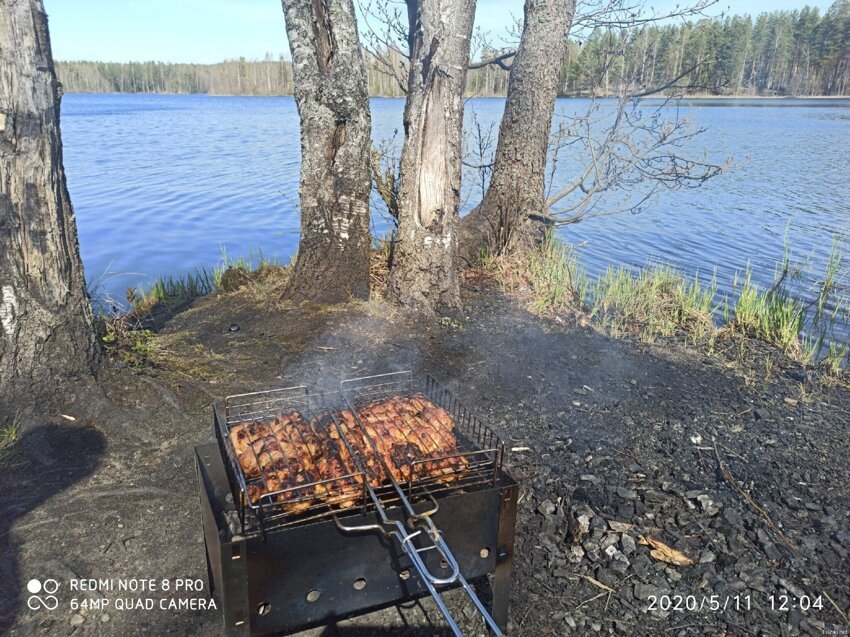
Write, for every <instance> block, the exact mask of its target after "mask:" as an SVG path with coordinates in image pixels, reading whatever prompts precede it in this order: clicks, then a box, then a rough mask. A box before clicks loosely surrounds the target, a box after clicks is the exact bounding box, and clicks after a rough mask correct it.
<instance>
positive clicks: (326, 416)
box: [214, 372, 504, 532]
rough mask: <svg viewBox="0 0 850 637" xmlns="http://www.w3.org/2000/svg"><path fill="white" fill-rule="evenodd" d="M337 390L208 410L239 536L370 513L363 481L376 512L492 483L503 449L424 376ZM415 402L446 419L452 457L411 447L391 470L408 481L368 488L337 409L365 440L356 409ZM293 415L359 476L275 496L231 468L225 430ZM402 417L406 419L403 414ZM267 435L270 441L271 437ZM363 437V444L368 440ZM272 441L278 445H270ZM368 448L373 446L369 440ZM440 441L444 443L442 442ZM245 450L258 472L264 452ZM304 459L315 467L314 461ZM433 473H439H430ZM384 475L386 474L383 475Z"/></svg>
mask: <svg viewBox="0 0 850 637" xmlns="http://www.w3.org/2000/svg"><path fill="white" fill-rule="evenodd" d="M341 387H342V391H341V392H328V393H321V394H320V393H311V392H310V391H309V389H308V388H307V387H306V386H303V385H301V386H296V387H288V388H285V389H273V390H268V391H259V392H251V393H246V394H237V395H233V396H228V397H227V398H225V401H224V405H223V407H221V406H216V407H215V408H214V416H215V423H216V437H217V438H218V441H219V445H220V446H221V448H222V450H223V455H224V457H225V467H226V470H227V473H228V478H229V479H230V483H231V486H232V487H233V493H234V500H235V502H236V510H237V513H238V515H239V521H240V524H241V526H242V530H243V532H250V530H251V529H252V528H254V527H255V526H256V527H258V528H259V530H260V531H262V532H266V531H267V530H268V529H269V528H274V527H277V526H287V525H292V524H298V523H303V522H308V521H311V520H317V519H321V518H324V517H331V516H345V515H347V514H351V513H356V512H363V511H371V510H374V508H375V502H373V500H372V499H371V498H370V497H368V496H369V493H368V491H367V489H366V483H367V482H369V481H371V482H372V487H373V491H374V494H375V495H376V496H377V498H378V500H379V501H380V503H381V504H382V505H383V506H397V505H399V504H400V498H399V490H401V491H403V492H404V494H405V495H406V496H407V497H408V498H431V497H434V496H437V495H439V494H442V493H445V492H448V491H455V490H457V491H460V490H470V489H474V488H476V487H482V486H493V485H495V484H496V481H497V479H498V475H499V471H500V469H501V466H502V458H503V455H504V444H503V443H502V442H501V440H499V438H498V436H496V434H495V433H494V432H493V431H492V430H491V429H490V428H489V427H487V426H486V425H484V424H483V423H482V422H481V421H480V420H479V419H478V418H476V417H475V416H473V415H472V414H471V413H470V412H469V410H467V409H466V408H465V407H464V406H463V405H462V404H461V403H460V402H459V401H458V400H457V399H456V398H455V397H454V396H453V395H452V394H451V392H449V391H448V390H446V389H445V388H443V387H442V386H440V384H439V383H437V381H435V380H434V379H433V378H432V377H431V376H426V377H425V379H424V380H422V381H418V382H417V381H415V380H414V378H413V375H412V374H411V372H398V373H392V374H381V375H377V376H366V377H362V378H356V379H350V380H346V381H343V382H342V383H341ZM415 396H423V397H424V398H426V399H428V400H429V401H430V402H432V403H433V404H434V405H436V406H438V407H441V408H442V409H444V410H446V412H448V414H449V416H450V417H451V418H452V422H453V424H454V427H453V429H452V434H453V435H454V438H455V440H456V443H457V444H456V448H457V452H456V453H451V454H447V455H427V454H423V453H422V452H421V450H420V449H419V448H418V447H417V446H416V445H415V444H411V445H409V447H408V449H410V450H412V451H413V452H414V453H415V454H416V457H415V459H413V460H412V461H411V462H410V463H409V465H408V466H405V467H398V466H397V467H396V468H397V469H404V470H405V473H407V474H409V479H408V480H406V481H404V482H401V483H399V484H397V485H396V484H395V483H393V482H389V483H385V484H382V485H376V484H375V480H374V476H373V475H371V474H370V473H369V471H368V470H367V469H364V468H365V467H366V466H367V463H366V460H365V458H364V457H363V456H362V454H361V452H360V451H359V450H358V448H357V446H356V445H353V444H352V443H351V441H350V440H349V439H348V437H347V436H346V435H345V433H344V432H343V429H342V428H341V427H340V425H339V421H338V415H339V413H340V411H341V410H343V409H345V408H346V407H347V408H349V409H350V410H351V411H352V412H353V413H354V416H355V418H357V420H358V424H359V425H360V426H361V427H362V428H363V429H364V433H365V426H364V425H363V423H362V422H360V418H359V414H358V412H359V411H360V410H362V409H363V408H364V407H367V406H368V405H370V404H374V403H376V402H378V401H383V400H387V399H389V398H393V397H403V398H409V397H415ZM293 413H295V414H299V415H300V416H301V417H302V419H303V423H304V424H306V423H311V424H312V425H313V429H314V430H316V431H317V433H318V434H319V435H320V436H321V437H323V438H329V437H331V436H330V431H329V430H330V429H331V428H333V429H334V430H335V432H336V435H337V437H338V439H339V440H340V441H341V442H342V443H343V447H342V448H341V449H340V452H341V454H342V455H344V456H346V457H347V458H350V459H351V461H352V464H354V465H355V466H357V467H359V469H358V470H357V471H354V472H352V473H348V474H344V475H340V476H332V477H326V478H323V479H320V480H312V481H307V482H304V483H303V484H299V485H297V486H290V487H287V488H282V489H273V488H271V487H270V485H269V484H268V483H267V481H266V475H265V472H263V471H260V474H259V476H256V477H249V476H247V475H246V474H245V472H244V471H243V469H242V467H241V465H240V463H239V460H238V457H237V452H236V449H235V448H234V446H233V442H232V440H231V436H230V433H231V431H232V430H234V429H242V430H244V431H246V433H248V429H249V428H250V427H252V426H259V425H265V426H267V427H268V426H269V423H271V422H273V421H274V420H275V419H278V418H281V417H282V416H283V415H289V414H293ZM402 416H404V417H405V418H407V417H409V416H408V415H406V414H402ZM404 424H405V425H407V426H409V427H410V428H413V427H414V426H415V423H412V422H410V421H409V420H408V421H406V422H405V423H404ZM269 428H270V427H269ZM270 429H271V428H270ZM400 431H401V432H402V433H404V431H405V429H404V428H403V427H402V428H400ZM271 433H272V435H273V436H274V437H275V439H277V436H276V434H275V433H274V431H272V432H271ZM366 435H367V438H368V434H366ZM432 435H434V436H435V437H436V436H441V435H442V436H444V435H445V434H441V433H440V432H439V430H435V431H434V432H433V434H432ZM277 442H278V443H282V442H283V441H281V440H279V439H277ZM369 442H370V443H371V444H372V445H375V441H374V440H371V438H369ZM435 442H436V440H435ZM442 442H446V440H445V439H443V440H442ZM301 443H302V447H303V448H304V449H309V445H308V444H307V443H308V441H307V440H305V439H302V440H301ZM452 446H454V445H452ZM249 448H251V449H252V451H253V453H254V454H255V455H254V460H255V462H256V463H257V465H258V466H259V465H260V459H261V457H262V455H263V453H264V452H262V451H261V452H257V451H256V450H254V449H253V446H251V445H249ZM373 450H374V452H375V454H376V455H377V456H378V457H381V454H380V453H379V451H378V449H377V448H376V446H373ZM312 460H313V461H314V462H317V461H318V460H319V457H318V455H316V456H314V457H313V458H312ZM439 467H442V468H440V469H438V470H435V469H437V468H439ZM445 467H449V469H446V468H445ZM389 473H390V471H389V467H388V468H387V474H389ZM251 486H256V487H262V489H263V491H264V492H265V493H264V495H263V496H262V497H260V498H259V500H258V501H252V498H251V497H250V495H249V493H250V487H251ZM395 487H398V488H395ZM355 490H356V493H355ZM320 492H321V493H324V495H323V496H322V497H320V496H318V495H317V493H320ZM342 499H344V500H345V501H346V502H350V501H351V500H354V501H355V502H354V504H353V505H351V506H347V507H346V508H345V509H344V510H340V509H339V508H337V507H335V506H334V502H339V501H340V500H342ZM281 501H284V502H285V504H286V506H287V508H289V509H298V512H297V513H292V512H291V511H290V512H287V511H284V510H282V508H281ZM301 509H303V510H301Z"/></svg>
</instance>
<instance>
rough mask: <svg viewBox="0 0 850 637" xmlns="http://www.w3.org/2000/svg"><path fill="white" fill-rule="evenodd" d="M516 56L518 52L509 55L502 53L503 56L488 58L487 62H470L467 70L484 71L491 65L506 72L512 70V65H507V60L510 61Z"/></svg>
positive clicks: (508, 53)
mask: <svg viewBox="0 0 850 637" xmlns="http://www.w3.org/2000/svg"><path fill="white" fill-rule="evenodd" d="M515 55H516V51H508V52H507V53H502V54H501V55H497V56H495V57H491V58H487V59H485V60H481V61H479V62H470V63H469V65H468V66H467V68H469V69H483V68H484V67H485V66H489V65H490V64H495V65H496V66H499V67H501V68H503V69H504V70H506V71H510V70H511V65H510V64H506V63H505V60H510V59H511V58H513V57H514V56H515Z"/></svg>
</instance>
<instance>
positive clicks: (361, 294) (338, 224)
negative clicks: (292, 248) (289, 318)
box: [283, 0, 372, 303]
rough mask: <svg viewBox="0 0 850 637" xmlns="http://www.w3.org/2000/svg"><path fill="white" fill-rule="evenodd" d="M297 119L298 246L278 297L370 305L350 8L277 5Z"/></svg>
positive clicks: (367, 183) (361, 85) (364, 166)
mask: <svg viewBox="0 0 850 637" xmlns="http://www.w3.org/2000/svg"><path fill="white" fill-rule="evenodd" d="M283 9H284V14H285V17H286V33H287V35H288V36H289V46H290V50H291V51H292V72H293V76H294V84H295V103H296V104H297V106H298V114H299V116H300V117H301V242H300V244H299V246H298V258H297V260H296V263H295V268H294V271H293V273H292V278H291V280H290V282H289V284H288V285H287V288H286V291H285V293H284V295H285V296H286V297H287V298H291V299H293V300H295V301H302V300H311V301H317V302H323V303H338V302H342V301H347V300H349V299H351V298H362V299H365V298H368V297H369V250H370V247H371V246H370V235H369V194H370V190H371V185H372V182H371V174H370V172H369V152H370V148H371V141H370V134H371V121H370V117H369V94H368V90H367V84H366V65H365V63H364V61H363V54H362V51H361V49H360V40H359V38H358V35H357V22H356V18H355V14H354V4H353V3H352V0H283Z"/></svg>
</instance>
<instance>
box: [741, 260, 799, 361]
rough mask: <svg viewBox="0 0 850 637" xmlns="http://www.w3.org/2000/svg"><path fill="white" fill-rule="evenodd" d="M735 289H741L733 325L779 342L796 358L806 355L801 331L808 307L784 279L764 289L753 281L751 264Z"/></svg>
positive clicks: (766, 340)
mask: <svg viewBox="0 0 850 637" xmlns="http://www.w3.org/2000/svg"><path fill="white" fill-rule="evenodd" d="M733 288H735V289H738V298H737V301H736V303H735V310H734V318H733V320H732V322H731V325H732V327H733V328H735V329H738V330H740V331H742V332H747V333H751V334H753V335H755V336H756V337H758V338H760V339H761V340H763V341H765V342H767V343H771V344H773V345H777V346H778V347H780V348H782V350H783V351H784V352H785V353H786V354H788V355H789V356H791V357H793V358H798V359H799V358H804V354H805V348H804V347H803V342H802V340H801V337H800V334H801V333H802V332H803V329H804V328H805V326H806V307H805V305H804V304H803V303H802V302H801V301H799V300H798V299H795V298H793V297H792V296H791V295H790V294H789V292H788V290H787V288H786V286H785V283H784V281H782V280H778V281H777V283H776V284H775V285H774V286H773V287H771V288H770V289H769V290H764V289H761V288H760V287H758V286H757V285H755V284H754V283H753V281H752V272H751V271H750V268H749V266H748V267H747V269H746V271H745V272H744V276H743V278H741V279H740V280H738V279H737V278H736V280H735V282H734V283H733Z"/></svg>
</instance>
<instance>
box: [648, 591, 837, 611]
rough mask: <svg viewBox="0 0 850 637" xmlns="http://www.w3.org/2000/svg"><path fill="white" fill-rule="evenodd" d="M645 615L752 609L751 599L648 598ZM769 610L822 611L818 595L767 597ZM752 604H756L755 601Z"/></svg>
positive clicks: (743, 597) (710, 597)
mask: <svg viewBox="0 0 850 637" xmlns="http://www.w3.org/2000/svg"><path fill="white" fill-rule="evenodd" d="M648 601H649V605H648V607H647V609H646V610H647V611H649V612H652V611H662V612H681V613H684V612H693V613H699V612H706V611H707V612H713V613H716V612H724V611H742V612H746V611H749V610H752V609H753V604H754V600H753V596H752V595H677V594H673V595H658V596H656V595H650V596H649V598H648ZM764 601H765V602H766V604H767V606H768V607H769V608H770V610H772V611H774V612H778V613H787V612H790V611H792V610H799V611H803V612H808V611H820V610H823V607H824V600H823V596H821V595H799V596H793V595H768V596H767V598H766V600H764ZM755 603H758V601H756V602H755Z"/></svg>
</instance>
